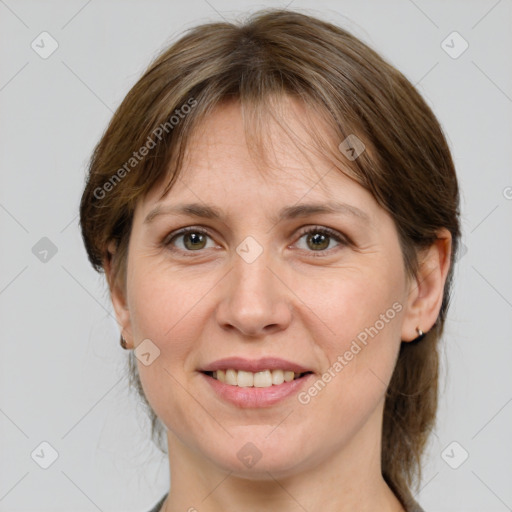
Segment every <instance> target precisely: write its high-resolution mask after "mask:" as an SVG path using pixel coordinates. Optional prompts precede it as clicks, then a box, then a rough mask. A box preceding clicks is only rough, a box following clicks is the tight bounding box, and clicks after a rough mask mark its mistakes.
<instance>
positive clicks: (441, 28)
mask: <svg viewBox="0 0 512 512" xmlns="http://www.w3.org/2000/svg"><path fill="white" fill-rule="evenodd" d="M288 3H289V2H267V3H264V4H256V3H251V2H242V1H239V0H238V1H236V2H235V1H231V0H209V1H206V0H204V1H203V0H188V1H187V2H185V3H174V2H170V1H167V2H165V1H155V0H153V1H147V2H142V1H100V0H92V1H85V0H80V1H78V0H73V1H63V0H61V1H44V2H43V1H15V0H5V1H3V0H0V112H1V116H0V168H1V182H0V183H1V187H0V227H1V234H2V242H1V244H0V269H1V270H0V322H1V323H0V325H1V330H0V332H1V337H2V339H1V343H0V365H1V369H0V434H1V435H0V454H1V455H0V511H13V512H14V511H29V510H37V511H41V512H42V511H53V512H56V511H69V510H73V511H95V510H102V511H134V512H135V511H145V510H148V509H149V508H150V507H151V506H152V505H153V504H154V503H155V502H156V501H157V500H158V499H159V498H160V496H161V495H163V493H164V492H166V491H167V489H168V468H167V459H166V458H165V457H164V456H162V455H160V454H159V452H158V451H157V450H156V448H154V447H153V445H152V444H151V442H150V440H149V424H148V422H147V421H146V419H145V416H144V413H143V411H142V410H141V407H140V405H138V403H137V400H136V398H135V397H133V396H130V395H129V393H128V392H127V380H126V369H125V365H126V358H127V354H126V353H125V352H124V351H123V350H122V349H121V348H120V347H119V344H118V332H119V331H118V329H117V325H116V323H115V321H114V320H113V319H112V317H111V316H110V315H111V311H112V309H111V305H110V303H109V298H108V294H107V291H106V290H107V288H106V285H105V284H104V281H103V277H102V276H99V275H97V274H96V273H95V272H94V271H93V270H92V268H91V267H90V266H89V263H88V261H87V258H86V254H85V251H84V248H83V246H82V242H81V237H80V233H79V229H78V216H77V212H78V204H79V199H80V194H81V191H82V187H83V185H84V176H85V169H86V164H87V161H88V159H89V156H90V153H91V151H92V149H93V146H94V145H95V144H96V142H97V141H98V140H99V138H100V136H101V134H102V133H103V131H104V129H105V128H106V126H107V123H108V121H109V119H110V117H111V115H112V112H113V111H114V110H115V108H116V107H117V106H118V104H119V103H120V101H121V100H122V98H123V97H124V95H125V94H126V93H127V91H128V90H129V88H130V87H131V86H132V85H133V84H134V83H135V81H136V80H137V78H138V77H139V76H140V74H141V72H142V71H143V69H144V68H145V67H146V65H147V64H148V63H149V61H150V59H151V58H152V57H153V56H154V55H155V54H156V53H157V52H158V51H159V50H160V49H161V48H162V47H163V46H164V45H166V44H167V43H169V42H170V41H172V40H174V39H176V37H177V36H178V33H180V32H181V31H182V30H184V29H185V28H188V27H191V26H193V25H195V24H198V23H201V22H206V21H211V20H219V19H221V18H222V17H226V18H228V19H230V20H231V19H233V17H235V16H238V15H240V14H241V13H244V12H247V11H254V10H255V9H257V8H259V7H264V6H266V7H269V6H283V7H284V6H286V5H287V4H288ZM290 8H296V9H307V10H308V11H309V12H310V13H311V14H313V15H317V16H320V17H323V18H324V19H327V20H330V21H333V22H334V23H337V24H339V25H341V26H343V27H345V28H347V29H349V30H350V31H352V32H353V33H354V34H355V35H357V36H359V37H360V38H362V39H363V40H364V41H366V42H367V43H369V44H370V45H371V46H373V47H374V48H375V49H377V50H378V51H379V52H380V53H381V54H382V55H384V56H385V57H386V58H388V59H389V60H390V61H391V62H392V63H393V64H394V65H395V66H397V67H398V68H399V69H400V70H401V71H402V72H403V73H404V74H405V75H406V76H407V77H408V78H409V79H410V80H411V81H412V82H413V83H414V84H416V85H417V86H418V88H419V90H420V92H421V93H422V94H423V96H424V97H425V98H426V100H427V102H428V103H429V104H430V105H431V106H432V108H433V110H434V112H435V113H436V114H437V116H438V118H439V119H440V121H441V123H442V125H443V127H444V129H445V131H446V133H447V136H448V138H449V142H450V146H451V148H452V150H453V156H454V159H455V162H456V166H457V169H458V173H459V177H460V183H461V187H462V227H463V231H464V236H463V242H464V244H465V246H466V248H467V252H466V253H465V254H463V256H462V257H461V259H460V261H459V264H458V267H457V270H456V286H455V289H454V294H453V302H452V306H451V311H450V314H449V319H448V322H447V327H446V335H445V338H444V342H443V347H444V348H443V382H442V398H441V404H440V410H439V422H438V427H437V428H436V430H435V431H434V432H433V435H432V439H431V443H430V445H429V448H428V457H427V464H426V465H425V469H424V478H423V481H422V484H421V490H420V492H419V494H418V495H417V497H418V499H419V501H420V503H421V504H422V505H423V506H424V507H425V509H426V510H427V511H430V512H436V511H440V512H441V511H450V512H454V511H480V512H481V511H486V512H494V511H495V512H501V511H506V510H512V487H511V485H510V483H511V476H512V457H511V455H512V441H511V437H510V432H511V431H512V429H511V424H512V403H511V402H512V385H511V384H512V372H511V371H510V367H511V363H512V343H511V335H510V333H511V332H512V272H511V269H510V262H511V261H512V237H511V236H510V235H511V230H510V224H511V222H510V220H511V214H512V188H511V187H512V173H511V166H510V162H511V153H512V149H511V146H512V126H511V124H512V123H511V119H512V116H511V114H512V66H511V61H510V49H511V48H512V21H511V20H512V2H511V1H510V0H501V1H495V0H489V1H487V0H481V1H467V0H466V1H426V0H423V1H420V0H415V1H414V2H413V1H412V0H395V1H388V2H378V1H376V0H375V1H337V2H334V1H330V2H329V1H314V2H313V1H305V2H303V1H299V0H295V1H293V2H292V3H291V5H290ZM43 31H47V32H48V33H50V34H51V36H52V37H53V38H54V39H55V40H56V41H57V43H58V48H57V50H56V51H55V52H54V53H53V54H52V55H51V56H49V57H48V58H47V59H43V58H41V57H40V55H39V54H38V53H36V51H34V50H33V49H32V47H31V43H32V41H34V40H35V41H36V43H37V41H40V38H39V39H38V37H39V34H40V33H41V32H43ZM453 31H457V32H459V33H460V34H461V36H462V37H463V38H464V39H465V40H466V41H467V42H468V43H469V47H468V49H467V50H466V51H465V52H464V53H463V54H462V55H460V56H459V57H458V58H456V59H454V58H452V57H450V56H449V55H448V54H447V53H446V52H445V50H444V49H443V47H442V46H441V43H442V41H443V40H445V39H446V37H447V36H448V35H449V34H451V33H452V32H453ZM452 40H453V39H452ZM452 40H450V39H449V40H448V41H452ZM459 43H460V41H459V42H456V41H455V42H449V43H448V44H450V45H451V46H453V47H454V50H452V51H455V50H457V49H460V48H461V46H460V44H459ZM39 44H40V45H42V44H41V43H39ZM48 47H49V46H48V44H45V48H47V49H48ZM43 237H47V238H48V239H49V240H50V241H51V243H52V244H53V246H54V249H53V250H54V252H55V250H56V251H57V252H56V253H55V254H53V253H52V252H51V249H50V252H48V253H47V254H45V253H44V252H41V251H43V250H44V249H45V248H46V249H48V241H47V240H43V241H40V240H41V239H42V238H43ZM37 244H39V245H37ZM41 244H42V245H41ZM45 244H46V245H45ZM34 246H35V249H33V248H34ZM34 253H35V254H34ZM41 258H43V259H44V258H46V261H41ZM43 441H46V442H48V443H50V445H51V446H52V447H53V448H54V449H55V450H56V451H57V452H58V454H59V457H58V458H57V460H56V461H55V462H54V463H53V464H52V465H51V466H50V467H49V468H48V469H42V468H41V467H40V466H39V465H38V464H36V462H35V460H34V459H33V458H32V457H31V453H33V451H34V450H36V452H37V453H39V455H40V459H39V460H42V459H44V457H48V456H49V451H48V449H46V451H45V450H44V449H43V452H41V448H40V446H39V445H40V443H41V442H43ZM454 441H455V442H456V443H457V444H455V445H451V446H450V444H451V443H452V442H454ZM43 448H44V447H43ZM38 450H39V451H38ZM465 451H466V452H467V453H468V454H469V457H468V458H467V460H466V461H465V462H464V463H463V464H462V465H460V466H459V467H458V468H457V469H453V468H452V467H450V464H451V465H452V466H457V465H458V464H460V462H461V461H462V459H463V456H464V453H465ZM43 454H44V456H43ZM443 454H444V455H443ZM34 458H35V459H36V460H37V457H35V456H34ZM448 462H449V463H448Z"/></svg>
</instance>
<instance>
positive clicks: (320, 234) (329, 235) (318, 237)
mask: <svg viewBox="0 0 512 512" xmlns="http://www.w3.org/2000/svg"><path fill="white" fill-rule="evenodd" d="M304 237H305V241H306V249H304V250H306V251H308V252H318V253H325V252H328V253H330V251H331V249H332V248H329V246H330V245H331V242H332V241H333V240H334V241H335V242H337V244H338V245H341V246H346V245H348V241H347V240H346V239H345V237H344V236H343V235H342V234H341V233H338V232H337V231H334V230H333V229H330V228H325V227H319V226H314V227H312V228H307V229H306V230H304V231H302V232H301V233H300V238H299V240H301V239H302V238H304ZM301 249H303V248H301ZM327 249H328V250H327ZM314 256H324V255H323V254H315V255H314Z"/></svg>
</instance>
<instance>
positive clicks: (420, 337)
mask: <svg viewBox="0 0 512 512" xmlns="http://www.w3.org/2000/svg"><path fill="white" fill-rule="evenodd" d="M416 332H417V333H418V337H417V338H416V339H415V340H414V341H421V340H422V339H423V338H424V337H425V333H424V332H423V331H422V330H421V329H420V328H419V327H416Z"/></svg>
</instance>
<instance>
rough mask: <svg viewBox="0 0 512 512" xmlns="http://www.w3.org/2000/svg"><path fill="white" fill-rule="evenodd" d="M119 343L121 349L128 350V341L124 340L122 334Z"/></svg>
mask: <svg viewBox="0 0 512 512" xmlns="http://www.w3.org/2000/svg"><path fill="white" fill-rule="evenodd" d="M119 343H120V344H121V347H123V348H124V349H125V350H128V343H126V340H125V339H124V337H123V335H122V334H121V339H120V340H119Z"/></svg>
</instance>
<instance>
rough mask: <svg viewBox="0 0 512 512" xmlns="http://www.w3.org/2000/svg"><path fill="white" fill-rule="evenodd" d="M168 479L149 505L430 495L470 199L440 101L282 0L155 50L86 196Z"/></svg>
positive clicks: (257, 504)
mask: <svg viewBox="0 0 512 512" xmlns="http://www.w3.org/2000/svg"><path fill="white" fill-rule="evenodd" d="M80 214H81V227H82V234H83V239H84V243H85V246H86V249H87V251H88V255H89V258H90V261H91V263H92V265H93V266H94V267H95V269H96V270H98V271H104V272H105V275H106V278H107V281H108V285H109V289H110V293H111V299H112V302H113V306H114V309H115V313H116V317H117V320H118V323H119V327H120V331H121V345H122V346H123V347H124V348H126V349H133V352H131V353H130V372H131V375H130V376H131V382H132V383H133V384H134V385H135V387H136V388H137V389H138V391H139V393H140V396H141V397H142V399H143V400H144V401H145V402H146V404H147V405H148V410H149V412H150V414H151V418H152V425H153V436H154V439H155V440H156V441H157V442H158V441H159V440H160V438H159V436H160V435H161V434H162V430H161V425H162V424H163V426H164V427H165V434H166V438H167V439H166V440H167V446H168V458H169V465H170V473H171V486H170V492H169V493H168V494H166V495H165V496H164V497H163V498H162V499H161V500H160V502H159V503H158V504H157V505H156V506H155V507H154V509H153V510H154V511H157V510H162V511H165V512H175V511H178V510H180V511H181V510H189V511H194V510H200V511H201V512H208V511H220V510H222V511H224V510H243V511H253V510H254V511H256V510H262V509H265V510H279V511H292V510H293V511H295V510H309V511H313V510H333V511H338V510H343V511H355V510H357V511H358V512H360V511H370V510H371V511H375V510H379V511H413V510H414V511H419V510H421V508H420V507H419V505H418V504H417V503H416V501H415V500H414V497H413V491H412V485H413V483H414V482H415V481H417V480H418V478H419V477H420V460H421V454H422V452H423V448H424V446H425V443H426V440H427V438H428V434H429V432H430V430H431V428H432V427H433V425H434V420H435V413H436V407H437V381H438V348H437V346H438V341H439V338H440V336H441V334H442V331H443V325H444V321H445V317H446V313H447V308H448V301H449V290H450V283H451V277H452V273H453V261H454V257H455V255H456V252H457V247H458V243H459V237H460V232H459V220H458V219H459V193H458V185H457V179H456V175H455V170H454V165H453V162H452V158H451V155H450V152H449V149H448V146H447V143H446V140H445V137H444V135H443V132H442V130H441V128H440V126H439V123H438V122H437V120H436V118H435V116H434V114H433V113H432V111H431V110H430V108H429V107H428V106H427V105H426V103H425V102H424V100H423V99H422V98H421V97H420V95H419V94H418V93H417V91H416V90H415V89H414V87H413V86H412V85H411V84H410V82H408V81H407V79H406V78H405V77H404V76H403V75H402V74H401V73H400V72H398V71H397V70H396V69H394V68H393V67H392V66H391V65H390V64H388V63H387V62H385V61H384V60H383V59H382V58H381V57H380V56H378V55H377V54H376V53H375V52H374V51H373V50H372V49H370V48H369V47H368V46H366V45H365V44H364V43H362V42H361V41H359V40H358V39H356V38H355V37H354V36H352V35H350V34H349V33H347V32H346V31H344V30H343V29H341V28H338V27H335V26H333V25H331V24H329V23H326V22H323V21H320V20H318V19H315V18H313V17H310V16H306V15H303V14H300V13H297V12H291V11H283V10H273V11H264V12H260V13H257V14H256V15H254V16H253V17H252V18H251V19H250V20H249V21H247V22H246V23H245V24H243V25H241V26H236V25H233V24H229V23H212V24H208V25H203V26H199V27H197V28H195V29H193V30H191V31H189V33H187V34H186V35H184V36H183V37H182V38H181V39H180V40H179V41H177V42H176V43H175V44H173V45H172V46H171V47H170V48H169V49H167V50H166V51H164V52H163V53H162V54H161V55H160V56H159V57H158V58H157V59H156V60H155V62H153V63H152V64H151V66H150V67H149V69H148V70H147V71H146V73H145V74H144V76H143V77H142V78H141V79H140V80H139V81H138V82H137V84H135V86H134V87H133V88H132V89H131V91H130V92H129V93H128V95H127V96H126V98H125V100H124V101H123V103H122V104H121V106H120V107H119V108H118V110H117V112H116V113H115V115H114V117H113V119H112V121H111V123H110V125H109V127H108V129H107V131H106V133H105V134H104V136H103V137H102V139H101V141H100V142H99V144H98V146H97V147H96V149H95V152H94V155H93V157H92V160H91V165H90V169H89V175H88V181H87V184H86V187H85V190H84V193H83V196H82V201H81V209H80Z"/></svg>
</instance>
